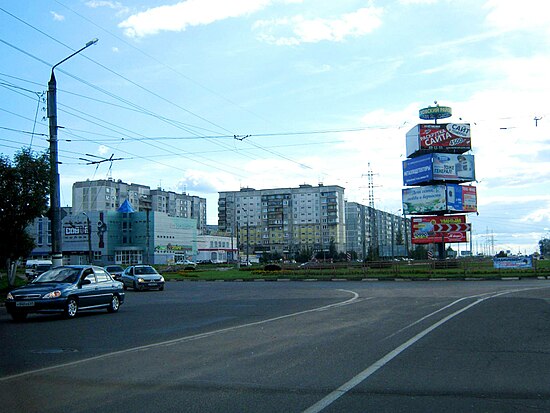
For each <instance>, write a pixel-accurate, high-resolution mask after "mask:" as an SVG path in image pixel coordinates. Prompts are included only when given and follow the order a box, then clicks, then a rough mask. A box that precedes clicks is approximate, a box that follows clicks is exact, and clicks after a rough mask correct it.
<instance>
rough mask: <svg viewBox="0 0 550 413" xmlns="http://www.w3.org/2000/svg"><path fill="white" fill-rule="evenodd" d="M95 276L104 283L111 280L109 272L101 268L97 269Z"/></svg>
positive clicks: (99, 281)
mask: <svg viewBox="0 0 550 413" xmlns="http://www.w3.org/2000/svg"><path fill="white" fill-rule="evenodd" d="M95 276H96V278H97V282H98V283H104V282H109V281H111V278H110V277H109V276H108V275H107V273H106V272H105V271H103V270H101V269H98V270H96V271H95Z"/></svg>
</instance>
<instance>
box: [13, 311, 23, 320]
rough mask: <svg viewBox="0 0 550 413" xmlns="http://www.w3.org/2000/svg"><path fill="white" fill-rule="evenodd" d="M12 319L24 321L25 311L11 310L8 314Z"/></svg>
mask: <svg viewBox="0 0 550 413" xmlns="http://www.w3.org/2000/svg"><path fill="white" fill-rule="evenodd" d="M10 315H11V318H12V319H13V321H25V319H26V318H27V313H24V312H22V311H17V312H13V313H11V314H10Z"/></svg>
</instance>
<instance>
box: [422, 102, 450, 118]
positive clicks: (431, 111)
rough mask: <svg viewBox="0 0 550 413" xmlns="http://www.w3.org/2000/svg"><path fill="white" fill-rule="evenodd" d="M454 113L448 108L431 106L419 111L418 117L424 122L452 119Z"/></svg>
mask: <svg viewBox="0 0 550 413" xmlns="http://www.w3.org/2000/svg"><path fill="white" fill-rule="evenodd" d="M452 115H453V111H452V109H451V108H450V107H448V106H439V105H437V106H429V107H427V108H424V109H420V110H419V111H418V117H419V118H420V119H423V120H433V119H445V118H450V117H451V116H452Z"/></svg>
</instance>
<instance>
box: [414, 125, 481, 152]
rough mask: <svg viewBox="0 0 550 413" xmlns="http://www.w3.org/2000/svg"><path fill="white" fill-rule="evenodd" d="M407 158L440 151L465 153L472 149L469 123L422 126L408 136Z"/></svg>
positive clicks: (415, 128)
mask: <svg viewBox="0 0 550 413" xmlns="http://www.w3.org/2000/svg"><path fill="white" fill-rule="evenodd" d="M406 144H407V158H411V157H414V156H417V155H420V154H423V153H427V152H435V151H438V150H441V151H445V152H447V153H464V152H467V151H469V150H470V149H472V139H471V136H470V124H469V123H442V124H420V125H416V126H415V127H413V128H412V129H411V130H410V131H408V132H407V135H406Z"/></svg>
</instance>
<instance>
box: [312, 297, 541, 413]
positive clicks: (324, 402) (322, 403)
mask: <svg viewBox="0 0 550 413" xmlns="http://www.w3.org/2000/svg"><path fill="white" fill-rule="evenodd" d="M540 288H548V287H539V288H522V289H518V290H509V291H503V292H500V293H489V294H491V295H488V296H487V297H483V298H479V299H478V300H476V301H475V302H473V303H471V304H469V305H467V306H466V307H464V308H461V309H460V310H457V311H455V312H454V313H452V314H450V315H448V316H447V317H445V318H443V319H441V320H439V321H438V322H436V323H434V324H432V325H431V326H430V327H428V328H426V329H425V330H423V331H421V332H420V333H418V334H417V335H415V336H414V337H413V338H411V339H409V340H407V341H406V342H405V343H403V344H401V345H400V346H399V347H397V348H395V349H394V350H392V351H390V352H389V353H388V354H386V355H385V356H384V357H382V358H381V359H379V360H378V361H376V362H374V363H373V364H371V365H370V366H369V367H367V368H366V369H365V370H363V371H362V372H361V373H359V374H358V375H357V376H355V377H353V378H352V379H351V380H349V381H348V382H346V383H344V384H343V385H342V386H340V387H338V388H337V389H336V390H334V391H333V392H331V393H330V394H328V395H327V396H325V397H324V398H322V399H321V400H319V401H318V402H317V403H315V404H314V405H313V406H311V407H309V408H307V409H306V410H304V411H303V413H319V412H321V411H322V410H324V409H325V408H327V407H328V406H329V405H331V404H332V403H334V402H335V401H336V400H338V399H339V398H340V397H342V396H344V395H345V394H346V393H347V392H349V391H350V390H352V389H353V388H354V387H356V386H357V385H359V384H360V383H362V382H364V381H365V380H366V379H368V378H369V377H370V376H372V375H373V374H374V373H375V372H376V371H378V370H380V369H381V368H382V367H384V366H385V365H386V364H388V363H389V362H390V361H391V360H393V359H394V358H396V357H397V356H398V355H399V354H401V353H402V352H403V351H405V350H407V349H408V348H409V347H411V346H412V345H413V344H415V343H416V342H417V341H418V340H420V339H421V338H423V337H424V336H426V335H428V334H429V333H431V332H432V331H433V330H435V329H436V328H438V327H439V326H441V325H443V324H445V323H446V322H447V321H449V320H451V319H452V318H454V317H456V316H457V315H459V314H461V313H463V312H464V311H466V310H469V309H470V308H472V307H474V306H476V305H478V304H480V303H482V302H483V301H485V300H488V299H490V298H495V297H498V296H501V295H505V294H511V293H514V292H520V291H526V290H535V289H540ZM480 295H482V296H483V295H486V294H480ZM472 297H476V296H472ZM458 301H461V300H457V301H455V302H453V303H451V304H449V305H447V306H446V307H444V308H448V307H450V306H451V305H453V304H456V303H457V302H458ZM438 311H439V310H438ZM438 311H436V312H438ZM436 312H434V313H436ZM434 313H432V314H434ZM428 316H430V315H428ZM428 316H425V317H423V318H422V319H425V318H427V317H428ZM422 319H421V320H422ZM418 321H420V320H418ZM413 324H414V323H413Z"/></svg>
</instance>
